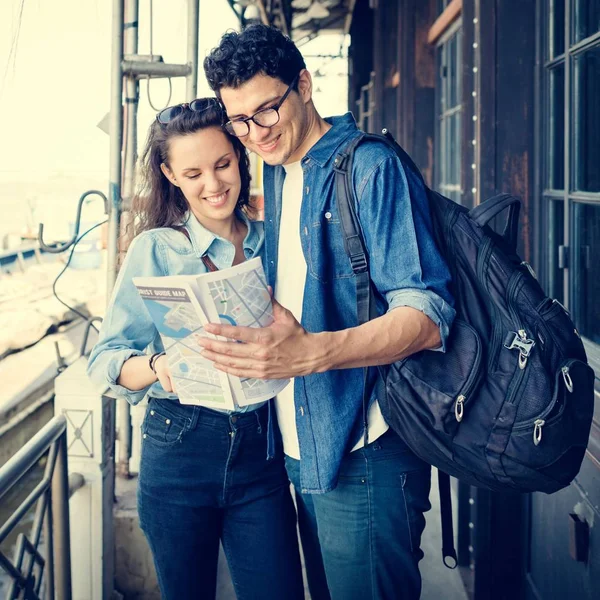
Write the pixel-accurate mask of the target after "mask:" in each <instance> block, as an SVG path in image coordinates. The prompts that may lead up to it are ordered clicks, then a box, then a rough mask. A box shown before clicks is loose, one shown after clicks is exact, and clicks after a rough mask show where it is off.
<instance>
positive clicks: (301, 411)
mask: <svg viewBox="0 0 600 600" xmlns="http://www.w3.org/2000/svg"><path fill="white" fill-rule="evenodd" d="M298 411H299V412H300V415H301V416H302V417H303V416H304V406H301V407H300V408H299V409H298Z"/></svg>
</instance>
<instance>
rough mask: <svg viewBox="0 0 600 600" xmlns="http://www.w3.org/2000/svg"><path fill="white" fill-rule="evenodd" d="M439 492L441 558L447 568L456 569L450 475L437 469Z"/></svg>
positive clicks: (456, 559)
mask: <svg viewBox="0 0 600 600" xmlns="http://www.w3.org/2000/svg"><path fill="white" fill-rule="evenodd" d="M438 488H439V492H440V516H441V520H442V560H443V561H444V564H445V565H446V566H447V567H448V568H449V569H456V566H457V565H458V558H457V557H456V550H455V549H454V527H453V524H452V496H451V494H450V475H448V473H444V472H443V471H440V470H439V469H438Z"/></svg>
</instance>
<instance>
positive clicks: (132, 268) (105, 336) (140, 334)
mask: <svg viewBox="0 0 600 600" xmlns="http://www.w3.org/2000/svg"><path fill="white" fill-rule="evenodd" d="M161 263H162V256H161V255H160V249H159V248H158V247H157V245H156V243H155V242H154V241H153V240H152V238H151V237H150V236H144V235H143V234H142V236H140V237H139V238H137V239H136V240H134V242H133V243H132V244H131V246H130V247H129V250H128V252H127V256H126V257H125V261H124V262H123V266H122V267H121V270H120V272H119V277H118V278H117V281H116V283H115V288H114V290H113V294H112V298H111V301H110V303H109V306H108V309H107V311H106V316H105V318H104V320H103V322H102V328H101V329H100V335H99V338H98V342H97V343H96V345H95V346H94V348H93V349H92V352H91V353H90V357H89V360H88V369H87V372H88V376H89V377H90V378H91V379H92V380H93V381H95V382H97V383H102V384H105V385H107V386H108V387H110V389H111V390H112V391H113V392H114V393H115V394H116V395H117V396H119V397H124V398H126V399H127V401H128V402H130V403H131V404H137V403H138V402H140V401H141V400H142V399H143V398H144V396H145V395H146V392H147V391H148V388H145V389H143V390H130V389H128V388H126V387H123V386H122V385H119V384H118V383H117V381H118V379H119V376H120V374H121V369H122V368H123V364H124V363H125V361H127V360H129V359H130V358H131V357H132V356H142V355H144V354H146V348H147V347H148V346H150V345H151V344H154V345H156V346H157V349H162V346H161V345H160V338H159V337H158V334H157V331H156V327H155V326H154V323H153V321H152V319H151V318H150V315H149V313H148V311H147V310H146V307H145V306H144V301H143V300H142V298H141V297H140V295H139V294H138V291H137V289H136V287H135V285H134V283H133V278H134V277H142V276H143V277H151V276H159V275H164V269H163V267H162V264H161Z"/></svg>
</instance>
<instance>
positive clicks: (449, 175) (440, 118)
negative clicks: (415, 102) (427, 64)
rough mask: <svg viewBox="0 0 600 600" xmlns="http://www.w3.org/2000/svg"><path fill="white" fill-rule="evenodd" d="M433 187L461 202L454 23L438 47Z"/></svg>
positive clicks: (458, 40)
mask: <svg viewBox="0 0 600 600" xmlns="http://www.w3.org/2000/svg"><path fill="white" fill-rule="evenodd" d="M437 64H438V81H437V86H436V93H437V143H436V154H437V156H436V165H437V169H436V187H437V189H438V191H439V192H440V193H442V194H444V196H447V197H448V198H451V199H452V200H454V201H456V202H460V201H461V158H460V157H461V155H460V152H461V143H460V141H461V115H462V104H461V100H462V85H461V81H462V77H461V68H462V32H461V28H460V21H458V22H456V23H455V24H454V25H453V26H452V27H451V28H450V29H449V30H448V32H447V33H446V34H445V35H444V36H443V37H442V38H441V40H440V43H439V45H438V48H437Z"/></svg>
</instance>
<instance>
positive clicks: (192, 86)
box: [185, 0, 200, 102]
mask: <svg viewBox="0 0 600 600" xmlns="http://www.w3.org/2000/svg"><path fill="white" fill-rule="evenodd" d="M199 18H200V0H188V36H187V37H188V46H187V62H188V65H189V66H190V68H191V72H190V74H189V75H187V77H186V78H185V79H186V88H185V95H186V98H187V100H188V102H189V101H191V100H193V99H194V98H196V96H197V94H198V38H199V34H198V30H199V25H198V21H199Z"/></svg>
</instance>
